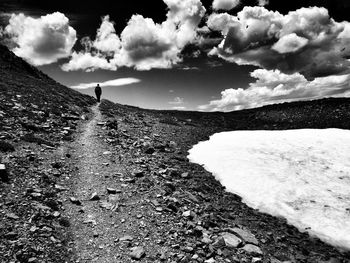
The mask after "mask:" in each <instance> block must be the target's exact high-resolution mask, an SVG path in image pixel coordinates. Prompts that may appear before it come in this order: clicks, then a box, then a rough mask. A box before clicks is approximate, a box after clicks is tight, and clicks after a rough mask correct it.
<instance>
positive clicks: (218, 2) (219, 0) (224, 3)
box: [213, 0, 241, 10]
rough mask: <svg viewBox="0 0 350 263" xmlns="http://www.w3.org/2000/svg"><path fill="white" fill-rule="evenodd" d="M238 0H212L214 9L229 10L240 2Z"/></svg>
mask: <svg viewBox="0 0 350 263" xmlns="http://www.w3.org/2000/svg"><path fill="white" fill-rule="evenodd" d="M240 2H241V1H240V0H214V1H213V9H214V10H231V9H232V8H235V7H236V6H238V5H239V4H240Z"/></svg>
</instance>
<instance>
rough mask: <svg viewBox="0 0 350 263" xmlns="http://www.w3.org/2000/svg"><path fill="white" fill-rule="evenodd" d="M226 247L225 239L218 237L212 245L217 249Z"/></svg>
mask: <svg viewBox="0 0 350 263" xmlns="http://www.w3.org/2000/svg"><path fill="white" fill-rule="evenodd" d="M209 244H210V243H209ZM225 245H226V243H225V239H224V238H223V237H218V238H217V239H216V240H215V242H214V243H213V244H212V246H213V248H216V249H218V248H221V247H224V246H225Z"/></svg>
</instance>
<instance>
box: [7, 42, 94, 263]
mask: <svg viewBox="0 0 350 263" xmlns="http://www.w3.org/2000/svg"><path fill="white" fill-rule="evenodd" d="M94 101H95V100H94V99H93V98H92V97H89V96H86V95H82V94H80V93H78V92H76V91H74V90H71V89H69V88H67V87H64V86H62V85H60V84H58V83H57V82H55V81H54V80H52V79H50V78H49V77H48V76H46V75H45V74H43V73H42V72H40V71H39V70H37V69H36V68H34V67H32V66H30V65H29V64H28V63H26V62H25V61H23V60H22V59H20V58H18V57H16V56H15V55H14V54H13V53H12V52H10V51H9V50H8V49H7V48H6V47H4V46H1V45H0V262H65V257H66V255H67V253H68V252H67V249H66V248H65V246H64V245H63V244H64V243H65V242H66V240H67V238H66V236H67V235H68V234H69V233H68V232H67V228H66V227H67V224H68V223H67V221H66V220H65V219H64V218H61V217H60V213H59V212H58V211H59V210H60V201H59V199H58V197H57V194H58V192H59V191H60V190H62V189H60V188H59V187H58V186H57V180H58V177H60V176H61V172H59V171H58V169H57V168H59V167H60V165H61V163H60V161H61V160H52V153H53V152H54V151H55V150H56V149H58V146H59V145H61V144H62V141H63V140H71V139H72V135H73V133H74V130H75V129H76V127H77V126H78V123H79V120H81V119H85V118H84V117H83V116H85V115H86V114H87V113H88V112H89V111H90V105H92V104H93V103H94ZM4 168H5V171H4ZM63 173H68V171H65V170H63Z"/></svg>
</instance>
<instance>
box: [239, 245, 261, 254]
mask: <svg viewBox="0 0 350 263" xmlns="http://www.w3.org/2000/svg"><path fill="white" fill-rule="evenodd" d="M242 250H244V251H245V252H247V253H248V254H250V255H252V256H261V255H262V254H263V252H262V251H261V249H260V248H259V247H258V246H255V245H252V244H247V245H245V246H244V247H242Z"/></svg>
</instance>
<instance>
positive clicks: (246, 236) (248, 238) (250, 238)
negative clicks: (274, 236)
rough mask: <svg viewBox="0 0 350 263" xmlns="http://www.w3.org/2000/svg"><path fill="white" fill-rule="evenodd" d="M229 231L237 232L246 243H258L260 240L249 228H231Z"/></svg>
mask: <svg viewBox="0 0 350 263" xmlns="http://www.w3.org/2000/svg"><path fill="white" fill-rule="evenodd" d="M228 232H231V233H233V234H235V235H236V236H238V237H240V238H241V239H242V240H243V241H244V242H245V243H248V244H253V245H258V244H259V241H258V240H257V239H256V238H255V236H254V235H253V234H252V233H251V232H250V231H249V230H243V229H241V228H237V227H235V228H229V229H228Z"/></svg>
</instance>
